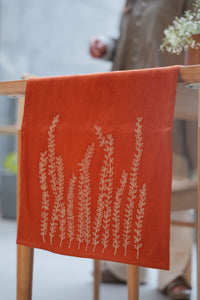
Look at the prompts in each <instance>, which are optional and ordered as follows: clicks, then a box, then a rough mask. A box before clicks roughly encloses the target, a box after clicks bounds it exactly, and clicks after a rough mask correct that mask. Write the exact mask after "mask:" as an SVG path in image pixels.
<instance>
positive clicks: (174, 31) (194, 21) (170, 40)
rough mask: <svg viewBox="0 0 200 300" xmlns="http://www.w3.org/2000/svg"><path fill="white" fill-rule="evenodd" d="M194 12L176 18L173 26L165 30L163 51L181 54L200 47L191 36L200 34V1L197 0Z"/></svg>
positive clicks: (189, 11) (187, 12) (188, 11)
mask: <svg viewBox="0 0 200 300" xmlns="http://www.w3.org/2000/svg"><path fill="white" fill-rule="evenodd" d="M193 6H194V10H193V11H191V10H187V11H185V13H184V15H183V16H182V17H180V18H178V17H175V19H174V21H173V23H172V25H169V26H168V28H166V29H165V30H164V38H163V43H162V45H161V47H160V48H161V50H162V51H164V50H166V51H167V52H169V53H176V54H180V53H181V51H182V50H184V49H187V48H189V47H192V48H195V49H196V48H198V47H199V46H200V44H199V43H197V42H196V41H195V40H193V39H192V38H191V35H193V34H196V33H200V1H199V0H195V2H194V5H193Z"/></svg>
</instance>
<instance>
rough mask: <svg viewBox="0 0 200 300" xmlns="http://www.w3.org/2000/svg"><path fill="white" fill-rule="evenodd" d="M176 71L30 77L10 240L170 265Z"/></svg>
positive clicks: (54, 249) (84, 254) (131, 261)
mask: <svg viewBox="0 0 200 300" xmlns="http://www.w3.org/2000/svg"><path fill="white" fill-rule="evenodd" d="M177 71H178V67H177V66H174V67H165V68H156V69H146V70H136V71H120V72H110V73H102V74H101V73H100V74H91V75H76V76H59V77H52V78H51V77H50V78H40V79H36V78H35V79H30V80H29V81H28V83H27V89H26V100H25V111H24V118H23V124H22V133H21V187H20V191H21V202H20V214H19V225H18V237H17V243H19V244H23V245H26V246H30V247H34V248H41V249H46V250H49V251H52V252H56V253H60V254H65V255H72V256H78V257H89V258H96V259H104V260H111V261H118V262H124V263H128V264H136V265H141V266H146V267H154V268H161V269H168V267H169V228H170V199H171V176H172V175H171V174H172V149H171V147H172V145H171V131H172V124H173V112H174V103H175V94H176V83H177Z"/></svg>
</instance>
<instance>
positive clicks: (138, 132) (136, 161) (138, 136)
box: [123, 117, 143, 256]
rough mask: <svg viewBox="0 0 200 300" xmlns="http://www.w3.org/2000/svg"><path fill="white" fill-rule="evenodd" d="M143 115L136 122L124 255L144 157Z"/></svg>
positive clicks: (126, 213) (128, 241) (128, 239)
mask: <svg viewBox="0 0 200 300" xmlns="http://www.w3.org/2000/svg"><path fill="white" fill-rule="evenodd" d="M141 122H142V117H141V118H137V122H136V129H135V130H134V131H135V140H136V142H135V150H136V153H135V154H134V157H133V160H132V167H131V173H130V183H129V192H128V198H127V202H128V203H127V204H126V208H125V218H124V229H123V247H124V255H125V256H126V254H127V247H128V245H129V244H130V232H131V226H132V220H133V209H134V203H135V198H136V195H137V189H138V187H137V178H138V171H139V166H140V161H141V157H142V146H143V143H142V140H143V138H142V125H141Z"/></svg>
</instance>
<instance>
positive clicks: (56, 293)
mask: <svg viewBox="0 0 200 300" xmlns="http://www.w3.org/2000/svg"><path fill="white" fill-rule="evenodd" d="M15 238H16V222H15V221H13V220H6V219H1V218H0V254H1V255H0V300H14V299H15V286H16V243H15ZM92 269H93V262H92V260H90V259H80V258H72V257H67V256H62V255H57V254H53V253H50V252H46V251H43V250H37V249H36V250H35V255H34V275H33V276H34V278H33V300H66V299H73V300H76V299H80V298H81V299H82V300H89V299H91V300H92V298H93V277H92ZM149 273H150V275H151V276H150V279H151V280H150V283H149V284H147V285H143V286H141V287H140V300H142V299H144V300H146V299H148V300H167V299H168V297H166V296H163V295H161V294H160V293H159V292H158V291H157V290H156V271H155V270H150V271H149ZM194 281H195V280H194ZM195 290H196V289H194V291H193V295H192V298H191V300H196V297H195ZM101 299H109V300H122V299H123V300H124V299H127V287H126V285H123V284H122V285H111V284H101V290H100V300H101Z"/></svg>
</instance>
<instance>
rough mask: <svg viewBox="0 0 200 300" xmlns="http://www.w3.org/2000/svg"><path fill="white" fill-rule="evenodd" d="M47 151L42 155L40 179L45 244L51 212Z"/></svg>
mask: <svg viewBox="0 0 200 300" xmlns="http://www.w3.org/2000/svg"><path fill="white" fill-rule="evenodd" d="M47 159H48V158H47V151H45V152H43V153H40V161H39V179H40V188H41V192H42V212H41V236H42V238H43V242H44V243H45V236H46V234H47V227H48V211H49V193H48V190H47V174H46V166H47Z"/></svg>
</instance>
